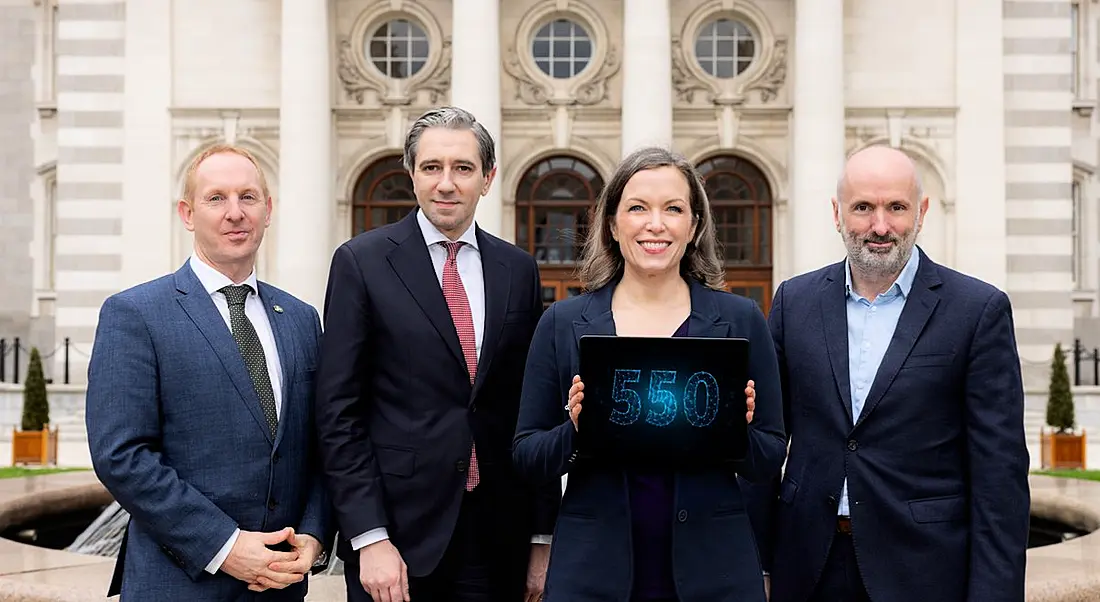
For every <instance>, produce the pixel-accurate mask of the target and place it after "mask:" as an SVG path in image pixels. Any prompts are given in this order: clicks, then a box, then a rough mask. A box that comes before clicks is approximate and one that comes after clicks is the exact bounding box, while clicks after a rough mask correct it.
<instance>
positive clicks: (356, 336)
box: [317, 211, 561, 595]
mask: <svg viewBox="0 0 1100 602" xmlns="http://www.w3.org/2000/svg"><path fill="white" fill-rule="evenodd" d="M477 241H478V247H479V249H480V253H481V262H482V269H483V272H484V279H485V304H486V307H485V331H484V340H483V342H482V350H481V356H480V358H479V361H478V370H477V378H476V380H475V382H474V384H473V386H472V387H471V385H470V378H469V375H468V372H467V370H466V363H465V360H464V358H463V355H462V348H461V345H460V344H459V340H458V334H457V332H456V330H455V327H454V322H453V321H452V319H451V315H450V312H449V310H448V308H447V302H446V300H445V299H444V297H443V290H442V288H441V287H440V285H439V280H438V279H437V277H436V275H435V271H434V269H433V267H432V262H431V257H430V255H429V254H428V248H427V245H426V243H425V242H424V236H423V234H422V233H421V230H420V227H419V225H418V224H417V221H416V212H415V211H414V212H413V213H410V214H409V216H408V217H407V218H405V219H403V220H401V221H400V222H397V223H395V224H391V225H388V226H383V227H381V228H377V229H375V230H371V231H368V232H364V233H362V234H360V235H358V236H356V237H355V238H353V239H351V240H349V241H348V242H346V243H344V244H343V245H342V246H340V248H338V249H337V250H336V253H335V256H334V257H333V260H332V269H331V272H330V275H329V286H328V294H327V298H326V300H325V333H326V334H325V336H324V340H323V343H322V354H321V355H322V358H321V365H320V370H319V372H318V392H317V428H318V429H319V437H320V441H321V449H322V456H323V459H324V464H323V465H324V471H325V474H326V475H327V477H328V479H327V481H328V485H329V487H330V491H331V493H332V498H333V502H334V504H335V508H336V517H337V519H338V522H339V526H340V531H341V537H340V539H341V541H340V544H339V547H338V553H339V554H340V555H341V557H342V558H345V559H347V558H348V557H349V555H350V553H351V547H350V543H349V540H350V538H353V537H356V536H358V535H359V534H361V533H365V532H367V531H369V530H371V529H375V528H377V527H386V530H387V532H388V534H389V536H390V540H391V541H392V542H393V544H394V545H395V546H396V547H397V549H398V551H399V552H400V553H401V556H402V558H403V559H404V560H405V563H406V564H407V565H408V571H409V574H410V575H411V576H424V575H427V574H429V573H431V572H432V571H433V570H434V569H435V567H436V566H437V564H438V562H439V560H440V558H441V557H442V556H443V552H444V551H445V550H446V548H447V544H448V542H449V541H450V539H451V533H452V532H453V530H454V527H455V524H456V521H457V518H458V511H459V507H460V505H461V502H462V498H463V494H464V491H465V483H466V470H467V468H468V466H467V464H468V461H469V456H470V444H471V443H472V442H474V441H476V443H477V457H478V468H479V473H480V479H481V480H480V484H479V485H478V489H479V490H480V492H481V493H482V494H483V496H484V498H486V499H488V500H490V501H489V502H488V503H489V504H490V505H491V511H490V512H489V514H488V516H492V517H493V520H492V521H491V522H486V523H485V524H484V525H483V527H482V529H480V530H479V533H480V534H481V535H482V536H483V537H485V538H487V539H488V540H490V541H491V544H490V546H489V549H492V550H495V551H497V554H496V558H495V559H493V560H494V567H495V568H496V570H497V571H500V573H499V574H504V573H507V576H508V577H507V578H508V579H509V580H511V579H514V580H515V587H518V588H519V590H518V591H517V595H519V594H520V593H521V592H522V586H523V583H524V580H525V577H526V572H527V559H528V553H529V552H530V546H531V536H532V535H534V534H549V533H550V532H551V531H550V529H551V527H552V526H553V524H554V519H555V517H556V516H557V509H558V505H559V504H560V498H561V485H560V483H559V484H557V485H556V486H548V487H544V488H542V489H541V490H539V491H536V490H535V489H534V488H533V487H530V486H528V485H527V484H526V483H524V482H523V481H522V480H521V479H519V478H518V476H517V475H516V473H515V471H514V470H513V468H512V463H511V449H512V435H513V434H514V433H515V428H516V416H517V414H518V412H519V394H520V387H521V385H522V382H523V380H522V379H523V366H524V362H525V360H526V357H527V349H528V346H529V345H530V342H531V335H532V333H533V332H534V330H535V325H536V324H537V323H538V319H539V316H540V315H541V314H542V299H541V283H540V280H539V272H538V267H537V266H536V264H535V260H534V258H532V257H531V255H529V254H528V253H526V252H524V251H523V250H521V249H519V248H518V247H516V246H514V245H512V244H510V243H507V242H505V241H503V240H501V239H499V238H496V237H494V236H491V235H490V234H488V233H486V232H484V231H483V230H481V229H480V228H479V229H477ZM357 559H358V556H357V555H356V556H355V557H354V558H352V561H353V562H357Z"/></svg>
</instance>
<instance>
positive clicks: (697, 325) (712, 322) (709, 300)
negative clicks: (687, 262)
mask: <svg viewBox="0 0 1100 602" xmlns="http://www.w3.org/2000/svg"><path fill="white" fill-rule="evenodd" d="M729 331H730V325H729V322H723V321H721V320H720V315H719V313H718V304H717V303H715V302H714V296H713V295H711V294H710V291H709V290H708V289H707V288H706V287H705V286H703V285H702V284H699V283H698V282H695V281H692V282H691V317H689V318H688V336H689V337H706V338H712V339H720V338H725V337H727V336H729Z"/></svg>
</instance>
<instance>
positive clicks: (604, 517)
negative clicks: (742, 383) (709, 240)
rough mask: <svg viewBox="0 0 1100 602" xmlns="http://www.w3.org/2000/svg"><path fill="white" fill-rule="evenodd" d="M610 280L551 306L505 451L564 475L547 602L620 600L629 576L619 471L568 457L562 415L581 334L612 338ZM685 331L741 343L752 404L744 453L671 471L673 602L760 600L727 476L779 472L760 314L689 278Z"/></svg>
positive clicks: (733, 482) (778, 430) (770, 353)
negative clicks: (724, 466) (714, 466)
mask: <svg viewBox="0 0 1100 602" xmlns="http://www.w3.org/2000/svg"><path fill="white" fill-rule="evenodd" d="M614 288H615V286H614V284H610V285H608V286H605V287H603V288H601V289H599V290H597V291H595V292H593V293H591V294H586V295H581V296H579V297H573V298H570V299H566V300H563V301H558V302H557V303H555V304H553V305H552V306H550V309H549V310H548V311H547V312H546V314H545V315H544V316H543V317H542V319H541V320H540V321H539V325H538V328H537V329H536V331H535V337H534V340H533V341H532V343H531V351H530V353H529V354H528V359H527V369H526V371H525V372H524V381H523V394H522V398H521V401H520V416H519V424H518V427H517V431H516V438H515V444H514V451H513V456H514V459H515V463H516V466H517V468H518V470H520V471H521V472H522V473H524V474H525V475H526V476H527V477H528V478H530V479H533V480H534V481H536V482H547V481H556V480H558V479H560V477H561V476H562V475H564V474H566V473H567V472H568V473H569V483H568V486H567V487H566V490H565V496H564V498H563V499H562V502H561V510H560V513H559V516H558V521H557V525H556V527H555V528H554V541H553V545H552V546H551V551H550V568H549V574H548V575H547V583H546V601H547V602H573V601H577V600H584V601H586V602H602V601H606V602H627V601H628V600H630V595H631V586H632V582H633V577H632V575H633V563H632V554H633V552H632V548H631V522H630V520H631V519H630V500H629V499H628V493H627V481H626V475H625V474H624V473H623V472H621V471H614V472H611V471H607V470H603V469H592V468H589V467H586V466H585V463H584V462H583V461H579V462H577V463H576V464H574V461H575V459H574V455H573V454H574V433H575V430H574V428H573V423H572V422H571V421H570V420H569V419H568V417H567V416H566V414H565V411H564V410H563V408H564V406H565V401H566V397H567V394H568V392H569V387H570V385H571V383H572V380H573V375H575V374H577V372H578V369H579V360H580V357H579V342H580V338H581V337H582V336H584V335H586V334H615V322H614V319H613V317H612V314H611V297H612V293H613V292H614ZM688 334H689V335H690V336H692V337H727V338H728V337H743V338H747V339H749V341H750V345H751V352H750V355H751V357H750V364H749V376H750V378H752V379H753V380H755V381H756V382H755V384H756V391H757V397H756V411H755V414H754V416H753V422H752V424H751V425H750V426H749V451H748V456H747V458H746V460H744V461H743V462H740V463H738V464H737V465H735V467H734V470H733V471H729V472H724V471H719V470H714V471H701V472H698V473H690V474H689V473H679V474H677V475H676V476H675V490H676V491H675V505H676V515H675V516H669V517H668V519H669V520H670V521H673V520H675V521H676V522H675V523H674V524H673V567H672V569H673V577H674V581H675V583H676V590H677V594H678V597H679V600H680V602H734V601H737V602H752V601H758V602H763V601H764V581H763V577H762V574H761V568H760V561H759V558H758V556H757V553H756V544H755V542H754V541H753V533H752V528H751V525H750V523H749V518H748V515H747V514H746V510H745V503H744V501H743V499H742V496H741V490H740V488H739V487H738V483H737V479H736V476H735V474H740V475H742V476H744V477H745V478H746V479H748V480H750V481H767V480H769V479H771V478H773V477H774V476H776V475H777V474H779V470H780V467H781V466H782V465H783V459H784V457H785V452H786V447H785V445H784V441H783V417H782V404H781V400H780V390H779V373H778V366H777V364H776V358H775V352H774V349H773V347H772V345H771V340H770V337H769V335H768V327H767V323H766V322H765V321H764V314H763V313H761V311H760V308H759V307H757V306H756V304H755V303H753V302H752V301H750V300H748V299H746V298H744V297H739V296H737V295H733V294H731V293H728V292H724V291H716V290H712V289H708V288H706V287H704V286H703V285H701V284H699V283H697V282H692V283H691V317H690V318H689V322H688Z"/></svg>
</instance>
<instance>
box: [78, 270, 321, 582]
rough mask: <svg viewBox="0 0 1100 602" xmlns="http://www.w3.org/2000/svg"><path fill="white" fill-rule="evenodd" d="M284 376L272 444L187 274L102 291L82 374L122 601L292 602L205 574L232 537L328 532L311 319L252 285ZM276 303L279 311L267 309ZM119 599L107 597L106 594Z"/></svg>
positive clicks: (223, 335)
mask: <svg viewBox="0 0 1100 602" xmlns="http://www.w3.org/2000/svg"><path fill="white" fill-rule="evenodd" d="M258 293H259V296H260V299H261V300H262V301H263V304H264V307H265V308H266V309H267V315H268V319H269V320H270V321H271V328H272V331H273V332H274V334H275V341H276V346H277V347H278V350H279V359H280V362H281V363H282V371H283V407H282V411H281V417H280V420H279V427H278V429H277V431H276V434H275V437H274V439H272V437H271V435H270V432H269V429H268V426H267V421H266V420H265V418H264V415H263V412H262V410H261V408H260V402H259V400H258V398H257V396H256V393H255V390H254V389H253V386H252V380H251V379H250V378H249V375H248V370H247V369H246V367H245V364H244V360H243V359H242V357H241V354H240V351H239V350H238V349H237V344H236V342H235V341H234V339H233V335H232V333H230V331H229V329H228V328H227V327H226V325H225V321H224V319H223V318H222V317H221V315H220V314H219V313H218V310H217V308H216V307H215V305H214V301H213V300H212V299H211V298H210V295H209V294H208V293H207V292H206V290H205V289H204V288H203V286H202V283H201V282H199V279H198V277H197V276H196V275H195V273H194V272H193V271H192V270H191V268H190V266H188V265H187V264H184V266H183V267H182V268H180V270H179V271H177V272H176V273H175V274H173V275H169V276H165V277H163V278H159V279H157V280H154V281H152V282H147V283H145V284H141V285H139V286H137V287H134V288H131V289H129V290H125V291H123V292H121V293H118V294H116V295H113V296H111V297H110V298H108V299H107V301H106V302H104V304H103V307H102V308H101V310H100V316H99V325H98V327H97V329H96V337H95V345H94V347H93V352H92V357H91V363H90V366H89V368H88V394H87V410H86V416H87V418H86V421H87V427H88V444H89V446H90V447H91V455H92V463H93V465H94V467H95V472H96V475H97V476H98V477H99V479H100V480H101V481H102V482H103V485H104V486H105V487H106V488H107V490H108V491H109V492H110V493H111V495H113V496H114V497H115V499H116V500H117V501H118V502H119V505H121V506H122V507H123V508H124V509H125V510H126V511H128V512H129V513H130V516H131V519H130V524H129V528H128V533H127V536H126V539H125V540H124V544H123V551H122V552H120V554H119V558H118V561H117V565H116V571H115V572H116V583H115V584H112V587H113V588H115V587H117V576H118V575H119V574H121V578H122V583H121V593H122V599H123V600H238V599H242V598H243V599H252V598H255V599H257V600H272V601H274V600H301V599H302V598H303V597H304V596H305V593H306V589H307V585H306V580H303V581H302V582H301V583H298V584H295V585H291V586H289V587H287V588H286V589H283V590H268V591H267V592H264V593H263V594H253V593H250V592H247V591H246V588H247V585H246V584H245V583H244V582H242V581H238V580H237V579H234V578H233V577H230V576H229V575H227V574H225V573H222V572H220V571H219V572H218V573H217V574H215V575H211V574H209V573H207V572H206V570H205V567H206V565H207V564H209V563H210V561H211V560H212V559H213V558H214V556H215V555H216V554H217V553H218V551H219V550H220V549H221V547H222V546H223V545H224V544H225V542H226V541H227V540H228V539H229V537H230V535H232V534H233V530H234V529H235V528H240V529H241V530H242V531H278V530H279V529H282V528H284V527H293V528H294V529H295V531H296V532H297V533H303V534H309V535H312V536H314V537H316V538H317V539H318V540H319V541H320V542H321V543H322V545H325V546H326V547H327V544H328V543H329V542H330V541H331V538H332V537H333V536H334V535H335V534H334V533H333V532H332V531H331V528H330V522H331V520H330V512H329V509H328V502H327V498H326V496H325V491H324V487H323V484H322V483H321V481H320V476H319V474H320V473H319V471H318V470H316V467H317V466H318V460H317V450H316V445H315V444H314V436H313V424H312V423H313V394H314V393H313V389H314V386H313V380H314V379H313V374H314V371H315V367H316V365H317V346H318V339H319V337H320V334H321V333H320V320H319V319H318V317H317V312H316V310H314V309H313V308H312V307H310V306H309V305H307V304H305V303H303V302H301V301H299V300H298V299H295V298H294V297H292V296H291V295H289V294H288V293H286V292H283V291H281V290H279V289H277V288H275V287H272V286H269V285H267V284H264V283H263V282H260V283H259V291H258ZM276 306H278V307H280V308H281V309H282V311H281V312H278V311H276V310H275V309H274V308H275V307H276ZM114 593H118V592H117V590H116V591H112V592H111V594H109V595H113V594H114Z"/></svg>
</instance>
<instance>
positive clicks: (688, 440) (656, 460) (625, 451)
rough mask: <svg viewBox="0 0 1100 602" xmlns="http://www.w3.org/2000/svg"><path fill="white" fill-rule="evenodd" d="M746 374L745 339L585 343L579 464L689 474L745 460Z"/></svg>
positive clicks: (600, 338)
mask: <svg viewBox="0 0 1100 602" xmlns="http://www.w3.org/2000/svg"><path fill="white" fill-rule="evenodd" d="M748 372H749V341H748V340H747V339H736V338H728V339H723V338H699V337H618V336H608V335H585V336H583V337H581V340H580V371H579V373H580V377H581V381H582V382H584V401H583V402H581V403H582V409H581V414H580V417H579V418H578V420H577V428H578V430H577V459H578V461H584V462H595V463H599V464H605V465H609V466H611V467H615V468H622V469H626V470H641V471H648V470H680V471H690V470H705V469H711V468H715V467H717V466H721V465H723V464H729V463H732V462H736V461H738V460H742V459H744V457H745V454H746V453H747V449H748V425H747V424H746V422H745V412H746V408H745V385H746V384H747V383H748V380H749V374H748Z"/></svg>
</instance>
